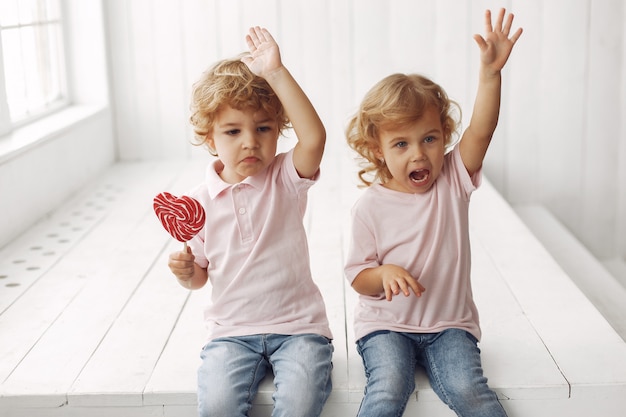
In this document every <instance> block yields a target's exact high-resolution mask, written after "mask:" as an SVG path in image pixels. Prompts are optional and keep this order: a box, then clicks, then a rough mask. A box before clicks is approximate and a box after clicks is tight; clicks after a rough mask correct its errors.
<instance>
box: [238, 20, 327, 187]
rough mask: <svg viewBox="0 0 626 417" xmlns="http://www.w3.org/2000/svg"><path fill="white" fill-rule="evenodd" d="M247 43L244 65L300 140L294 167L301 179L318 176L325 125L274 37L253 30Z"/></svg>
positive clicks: (256, 29)
mask: <svg viewBox="0 0 626 417" xmlns="http://www.w3.org/2000/svg"><path fill="white" fill-rule="evenodd" d="M246 41H247V43H248V47H249V48H250V55H249V56H247V57H245V58H243V59H242V61H243V62H244V63H245V64H246V65H248V67H249V68H250V70H251V71H252V72H253V73H255V74H256V75H258V76H260V77H263V78H265V80H267V82H268V83H269V85H270V86H271V87H272V89H273V90H274V92H275V93H276V95H277V96H278V98H279V99H280V101H281V103H282V104H283V107H284V108H285V111H286V112H287V116H288V117H289V120H290V121H291V125H292V126H293V128H294V130H295V132H296V136H297V137H298V143H297V144H296V146H295V149H294V155H293V159H294V165H295V167H296V170H297V171H298V173H299V174H300V176H301V177H303V178H310V177H312V176H313V175H315V173H316V172H317V170H318V168H319V165H320V163H321V160H322V155H323V153H324V145H325V143H326V130H325V128H324V125H323V124H322V121H321V120H320V118H319V116H318V114H317V112H316V111H315V108H314V107H313V105H312V104H311V102H310V101H309V99H308V97H307V96H306V94H305V93H304V91H302V88H300V85H298V83H297V82H296V80H295V79H294V78H293V77H292V75H291V74H290V73H289V71H288V70H287V68H285V66H284V65H283V63H282V60H281V58H280V51H279V48H278V44H277V43H276V41H275V40H274V38H273V37H272V35H271V34H270V33H269V32H268V31H267V30H266V29H262V28H259V27H254V28H251V29H250V33H249V34H248V35H247V36H246Z"/></svg>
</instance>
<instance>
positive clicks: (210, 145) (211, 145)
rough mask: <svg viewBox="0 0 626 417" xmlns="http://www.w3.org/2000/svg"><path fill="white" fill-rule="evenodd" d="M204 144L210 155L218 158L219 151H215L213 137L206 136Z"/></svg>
mask: <svg viewBox="0 0 626 417" xmlns="http://www.w3.org/2000/svg"><path fill="white" fill-rule="evenodd" d="M204 144H205V145H206V147H207V149H208V150H209V153H210V154H211V155H213V156H217V150H216V149H215V140H213V136H211V135H210V134H209V135H206V137H205V141H204Z"/></svg>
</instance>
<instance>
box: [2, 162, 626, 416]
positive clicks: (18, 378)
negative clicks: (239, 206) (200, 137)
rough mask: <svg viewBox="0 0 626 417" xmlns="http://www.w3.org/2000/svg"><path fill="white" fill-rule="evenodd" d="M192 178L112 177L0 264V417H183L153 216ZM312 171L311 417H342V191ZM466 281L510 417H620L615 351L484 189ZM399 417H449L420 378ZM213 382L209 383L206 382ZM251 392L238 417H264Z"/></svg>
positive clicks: (559, 275) (180, 308)
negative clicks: (320, 353) (324, 352)
mask: <svg viewBox="0 0 626 417" xmlns="http://www.w3.org/2000/svg"><path fill="white" fill-rule="evenodd" d="M203 165H204V164H203V163H198V162H193V163H190V162H188V161H187V162H183V161H160V162H158V161H153V162H141V163H126V164H118V165H115V166H113V167H112V168H111V169H109V170H108V171H107V172H105V173H103V174H102V175H101V176H100V177H99V178H98V179H97V180H96V181H94V182H93V183H92V184H91V185H90V186H89V187H88V188H86V189H85V190H84V191H83V192H81V193H79V194H77V195H76V196H75V197H74V198H72V199H71V200H69V201H67V202H66V203H65V204H64V205H63V206H62V207H60V208H58V209H57V210H55V211H53V212H52V213H51V214H50V216H49V217H48V218H46V219H43V220H42V221H41V222H39V223H38V224H36V225H34V226H33V227H32V228H31V229H30V230H28V231H27V232H25V233H24V234H23V235H22V236H21V237H20V238H18V239H16V240H15V241H14V242H12V243H11V244H10V245H8V246H6V247H5V248H3V249H2V250H1V251H0V358H1V359H0V416H1V417H5V416H6V417H8V416H10V417H18V416H19V417H21V416H36V417H48V416H49V417H58V416H81V417H90V416H94V417H99V416H107V417H111V416H113V417H117V416H119V417H135V416H136V417H144V416H145V417H147V416H172V417H191V416H194V415H195V401H196V394H195V387H196V381H195V372H196V368H197V366H198V364H199V352H200V349H201V345H202V341H203V339H204V328H203V325H202V313H201V310H202V303H203V300H204V299H206V298H207V297H208V296H209V291H210V288H205V289H202V290H200V291H197V292H192V293H190V292H188V291H186V290H184V289H183V288H181V287H180V286H179V285H178V284H177V283H176V280H175V279H173V277H172V276H171V275H170V273H169V271H168V269H167V266H166V257H167V255H168V254H169V253H170V252H171V251H173V250H175V249H177V248H179V247H180V244H179V243H178V242H175V241H173V240H172V239H171V238H170V237H169V235H168V234H167V233H166V232H165V231H164V230H163V229H162V227H161V225H160V223H159V221H158V220H157V218H156V216H155V215H154V213H153V212H152V207H151V204H152V198H153V197H154V195H156V194H157V193H158V192H161V191H170V192H173V193H175V194H177V193H178V194H179V193H182V192H183V191H184V190H186V189H187V188H190V187H191V186H192V185H194V184H195V183H197V182H198V181H199V180H200V179H201V178H202V176H203V171H204V166H203ZM329 168H331V169H326V170H325V171H323V176H322V179H321V180H320V183H319V184H317V185H316V186H315V187H313V189H312V190H311V194H310V207H309V210H308V213H307V217H306V222H307V229H308V233H309V238H310V248H311V258H312V268H313V274H314V278H315V280H316V282H317V283H318V285H319V287H320V289H321V291H322V293H323V295H324V298H325V301H326V304H327V309H328V315H329V319H330V322H331V328H332V331H333V333H334V336H335V339H334V345H335V356H334V371H333V383H334V390H333V393H332V395H331V397H330V399H329V401H328V403H327V405H326V407H325V410H324V414H323V415H324V416H325V417H329V416H338V417H345V416H350V415H355V413H356V410H357V409H358V406H359V402H360V400H361V396H362V392H363V386H364V375H363V367H362V364H361V360H360V358H359V356H358V354H357V352H356V349H355V347H354V341H353V333H352V310H353V307H354V304H355V302H356V295H355V293H354V292H353V291H352V290H351V289H350V288H346V286H345V285H344V282H345V279H344V277H343V272H342V270H343V256H344V248H345V244H346V243H345V236H346V235H345V232H346V230H347V219H348V216H349V209H350V206H351V205H352V202H353V201H354V198H355V197H356V195H357V194H358V191H356V188H355V187H354V186H353V185H354V184H352V183H349V182H346V181H337V177H339V176H343V175H345V172H343V171H342V170H341V169H339V168H337V167H334V168H333V167H329ZM471 207H472V208H471V210H472V211H471V233H472V235H471V238H472V245H473V264H474V270H473V282H474V291H475V295H476V301H477V304H478V308H479V310H480V312H481V320H482V327H483V334H484V337H483V340H482V343H481V349H482V352H483V362H484V368H485V373H486V375H487V376H488V377H489V382H490V385H491V386H492V388H494V389H495V390H496V392H497V393H498V395H499V397H500V398H501V400H502V403H503V405H504V407H505V408H506V410H507V411H508V413H509V416H510V417H523V416H524V417H526V416H532V417H544V416H545V417H548V416H549V417H554V416H568V417H569V416H590V415H593V416H601V417H618V416H619V417H623V416H624V410H626V344H625V343H624V341H623V340H622V339H621V338H620V337H619V336H618V335H617V334H616V333H615V331H614V330H613V329H612V328H611V326H609V325H608V324H607V322H606V321H605V320H604V319H603V317H602V316H601V315H600V314H599V313H598V311H597V310H596V308H595V307H594V306H593V305H592V304H591V303H590V302H589V301H588V300H587V298H586V297H585V296H584V295H583V294H582V293H581V292H580V290H578V288H577V287H576V286H575V285H574V284H573V283H572V282H571V280H570V279H569V277H568V276H567V275H565V273H564V272H563V270H562V269H561V268H560V267H559V266H558V265H557V264H556V263H555V261H554V260H553V259H552V258H551V257H550V255H549V254H548V253H547V251H546V250H545V249H544V248H543V246H542V245H541V244H540V243H539V242H538V241H537V240H536V239H535V238H534V236H533V235H532V234H531V233H530V232H529V231H528V229H527V228H526V227H525V226H524V224H523V223H522V222H521V221H520V219H519V218H518V217H517V215H516V214H515V213H514V212H513V210H511V208H510V207H509V206H508V205H507V204H506V203H505V202H504V201H503V200H502V199H501V198H500V196H499V195H498V194H497V193H496V192H495V191H494V189H493V188H492V187H491V186H490V185H489V183H488V182H485V183H484V185H483V187H482V188H481V189H480V190H479V191H477V192H476V193H475V195H474V197H473V202H472V205H471ZM416 378H417V379H418V388H417V390H416V393H415V395H414V396H413V398H412V399H411V401H410V402H409V405H408V409H407V413H406V415H421V416H429V417H436V416H453V415H454V414H453V413H452V412H451V411H450V410H448V409H447V408H446V407H445V406H444V405H443V404H442V403H441V401H440V400H439V399H438V398H437V397H436V395H435V394H434V392H433V391H432V390H431V389H430V387H429V385H428V382H427V381H426V380H425V379H424V376H423V374H422V373H421V372H418V373H417V375H416ZM216 383H219V381H216ZM271 395H272V385H271V380H270V378H267V380H266V381H264V383H263V386H262V389H261V392H260V393H259V395H258V397H257V399H256V405H255V407H254V410H253V414H252V415H253V416H268V415H269V414H270V412H271Z"/></svg>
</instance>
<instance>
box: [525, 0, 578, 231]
mask: <svg viewBox="0 0 626 417" xmlns="http://www.w3.org/2000/svg"><path fill="white" fill-rule="evenodd" d="M587 5H588V1H587V0H574V1H569V0H557V1H550V2H542V3H541V7H540V9H541V11H542V18H541V25H540V26H539V27H538V28H537V29H534V30H539V31H540V33H541V38H542V41H541V42H542V48H541V50H540V51H539V55H538V57H537V58H538V64H539V67H540V75H539V79H538V83H539V88H540V91H541V92H542V94H541V96H540V97H537V100H536V101H537V105H538V106H539V118H538V120H537V122H538V125H539V131H540V132H541V146H540V148H539V152H538V153H537V154H535V155H536V156H537V157H538V158H539V162H540V170H539V173H537V174H535V173H532V172H531V173H529V175H530V177H535V175H537V177H538V178H539V179H540V181H538V182H536V184H537V185H538V186H539V189H540V193H541V199H542V202H543V204H545V205H546V206H548V207H549V208H550V210H552V211H553V212H555V213H557V215H558V216H559V218H560V219H561V220H563V221H564V222H565V223H566V224H568V225H575V224H579V223H580V221H581V220H582V219H581V209H580V207H581V206H580V200H579V198H578V196H579V195H580V192H581V184H582V180H583V179H582V175H584V174H583V172H582V170H580V169H572V168H573V167H580V166H582V163H583V154H582V153H583V145H582V144H583V132H584V120H585V112H586V108H585V100H586V96H585V91H586V85H587V74H586V70H587V68H586V65H587V60H588V56H587V54H586V51H585V49H582V48H581V45H584V44H585V43H586V39H587V36H588V33H587V30H588V17H589V13H588V8H587ZM563 10H567V13H563ZM559 15H560V16H562V18H559V19H555V17H556V16H559ZM532 25H533V26H531V27H529V30H533V27H537V26H536V25H537V23H532ZM574 27H576V28H579V29H578V30H571V29H572V28H574ZM573 86H577V87H576V88H573ZM558 109H566V111H557V110H558ZM527 157H531V156H530V155H527Z"/></svg>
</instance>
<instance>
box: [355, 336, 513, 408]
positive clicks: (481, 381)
mask: <svg viewBox="0 0 626 417" xmlns="http://www.w3.org/2000/svg"><path fill="white" fill-rule="evenodd" d="M357 349H358V352H359V354H360V355H361V358H362V359H363V365H364V366H365V376H366V377H367V385H366V386H365V395H364V397H363V400H362V402H361V407H360V409H359V413H358V416H359V417H366V416H376V417H383V416H396V417H399V416H402V414H403V413H404V409H405V408H406V404H407V401H408V400H409V397H410V396H411V394H412V393H413V391H414V390H415V369H416V367H417V366H418V365H419V366H422V367H424V368H425V369H426V373H427V375H428V378H429V380H430V384H431V386H432V388H433V390H434V391H435V392H436V393H437V395H438V396H439V398H441V400H442V401H443V402H444V403H446V404H447V405H448V406H449V407H450V408H451V409H452V410H453V411H454V412H455V413H456V414H457V415H458V416H461V417H495V416H498V417H503V416H506V412H505V411H504V409H503V408H502V405H501V404H500V402H499V401H498V398H497V396H496V394H495V393H494V392H493V391H492V390H491V389H490V388H489V387H488V386H487V378H485V377H484V376H483V370H482V366H481V362H480V349H479V348H478V345H477V341H476V339H475V338H474V336H472V335H471V334H469V333H468V332H466V331H464V330H459V329H448V330H444V331H442V332H440V333H428V334H419V333H397V332H391V331H381V332H374V333H371V334H369V335H367V336H365V337H363V338H362V339H360V340H359V341H358V342H357Z"/></svg>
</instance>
